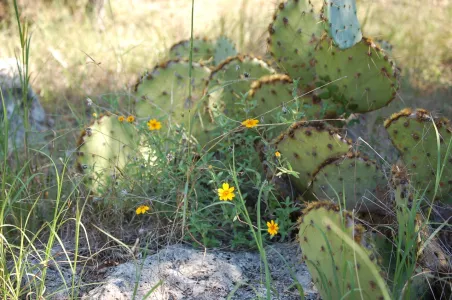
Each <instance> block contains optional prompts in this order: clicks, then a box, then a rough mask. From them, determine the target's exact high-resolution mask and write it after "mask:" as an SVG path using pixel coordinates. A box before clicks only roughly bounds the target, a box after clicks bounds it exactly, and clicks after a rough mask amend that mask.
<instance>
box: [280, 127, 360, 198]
mask: <svg viewBox="0 0 452 300" xmlns="http://www.w3.org/2000/svg"><path fill="white" fill-rule="evenodd" d="M274 147H275V148H276V149H277V150H278V151H279V152H280V153H281V159H284V160H286V161H287V162H288V163H289V164H290V165H291V167H292V169H293V170H294V171H295V172H298V173H299V174H298V177H299V178H293V180H292V181H293V184H294V185H295V186H296V187H297V188H298V189H299V190H300V191H304V190H306V188H307V187H308V186H309V183H310V182H311V179H312V176H313V175H314V174H315V171H316V170H317V168H318V167H319V166H320V165H321V164H322V163H323V162H324V161H326V160H327V159H331V158H334V157H339V156H341V155H344V154H346V153H347V152H348V151H349V150H350V147H351V145H350V142H349V141H348V140H346V139H345V138H344V137H342V135H341V134H340V133H339V132H338V131H337V130H336V129H334V128H331V127H328V126H327V125H326V124H325V123H323V122H304V121H301V122H297V123H295V124H294V125H292V126H291V127H290V128H289V129H288V130H287V132H286V133H284V134H282V135H280V136H279V137H278V138H277V139H276V141H274Z"/></svg>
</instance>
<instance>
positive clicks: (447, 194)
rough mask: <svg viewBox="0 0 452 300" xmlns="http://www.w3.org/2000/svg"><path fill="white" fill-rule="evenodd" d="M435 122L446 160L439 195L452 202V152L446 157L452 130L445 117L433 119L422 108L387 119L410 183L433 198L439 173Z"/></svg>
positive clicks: (442, 159)
mask: <svg viewBox="0 0 452 300" xmlns="http://www.w3.org/2000/svg"><path fill="white" fill-rule="evenodd" d="M433 122H434V123H435V124H436V127H437V128H438V133H439V137H440V151H441V157H440V163H441V167H442V164H443V163H445V167H444V172H443V174H442V177H441V178H440V181H439V186H438V192H437V194H436V196H437V197H438V198H440V199H441V201H444V202H445V203H448V204H450V203H452V197H451V192H452V151H451V153H449V155H448V156H447V157H445V155H446V151H447V148H448V146H449V144H450V143H451V141H452V129H451V127H450V125H449V121H448V120H446V119H433V118H432V117H431V116H430V114H429V113H428V112H427V111H426V110H423V109H418V110H415V111H413V110H411V109H404V110H402V111H400V112H399V113H396V114H394V115H392V116H391V117H390V118H389V119H388V120H386V121H385V127H386V130H387V131H388V133H389V136H390V138H391V140H392V142H393V144H394V146H395V147H396V148H397V149H398V150H399V151H400V153H401V155H402V159H403V162H404V163H405V165H406V168H407V169H408V173H409V174H411V183H412V184H413V186H414V187H415V188H417V189H419V191H420V192H421V193H422V192H423V191H424V190H425V189H426V188H427V192H426V196H427V197H428V198H429V199H430V200H432V198H433V195H434V190H435V182H436V175H437V163H438V148H437V136H436V131H435V127H434V126H433ZM451 148H452V147H451Z"/></svg>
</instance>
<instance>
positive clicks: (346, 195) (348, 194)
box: [311, 153, 388, 213]
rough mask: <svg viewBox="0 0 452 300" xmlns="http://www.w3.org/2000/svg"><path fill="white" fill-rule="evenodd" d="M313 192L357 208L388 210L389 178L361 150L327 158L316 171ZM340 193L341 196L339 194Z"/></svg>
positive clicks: (358, 210) (370, 210) (368, 210)
mask: <svg viewBox="0 0 452 300" xmlns="http://www.w3.org/2000/svg"><path fill="white" fill-rule="evenodd" d="M313 176H314V180H313V181H312V183H311V184H312V192H313V193H314V194H315V196H316V197H317V198H319V199H330V200H332V201H334V202H335V203H338V202H339V203H343V201H344V199H345V209H348V210H353V209H355V211H357V212H370V213H372V212H385V210H387V204H386V201H385V197H386V195H387V185H388V181H387V179H386V178H385V176H384V173H383V172H382V171H381V170H380V169H379V168H378V166H377V165H376V163H375V162H374V161H372V160H369V159H367V158H365V157H363V156H361V155H359V154H357V153H348V154H346V155H343V156H341V157H338V158H333V159H330V160H327V161H325V162H324V163H323V164H321V166H320V167H319V168H318V170H317V171H316V172H315V173H314V175H313ZM338 197H339V198H338Z"/></svg>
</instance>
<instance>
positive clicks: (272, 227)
mask: <svg viewBox="0 0 452 300" xmlns="http://www.w3.org/2000/svg"><path fill="white" fill-rule="evenodd" d="M267 227H268V229H267V231H268V233H270V236H272V237H273V236H274V235H275V234H277V233H278V230H279V227H278V223H275V221H273V220H271V221H270V222H267Z"/></svg>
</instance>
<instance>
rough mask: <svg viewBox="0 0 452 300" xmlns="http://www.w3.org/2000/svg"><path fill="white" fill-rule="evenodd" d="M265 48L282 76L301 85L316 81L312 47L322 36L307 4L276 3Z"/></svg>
mask: <svg viewBox="0 0 452 300" xmlns="http://www.w3.org/2000/svg"><path fill="white" fill-rule="evenodd" d="M268 31H269V34H270V36H269V38H268V41H267V42H268V48H269V51H270V54H271V56H273V58H274V59H275V61H276V63H277V65H278V67H279V69H280V70H281V72H282V73H285V74H288V75H289V76H290V77H292V78H294V79H298V78H300V82H301V83H302V84H309V83H311V82H312V81H313V80H314V79H315V58H314V52H315V51H314V48H315V45H316V44H317V42H318V41H319V39H320V36H321V34H322V26H321V24H320V23H319V18H318V14H317V13H316V12H314V8H313V6H312V5H311V3H310V1H309V2H308V1H297V0H289V1H287V2H285V3H281V4H279V7H278V10H277V11H276V12H275V14H274V16H273V23H271V24H270V25H269V27H268Z"/></svg>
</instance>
